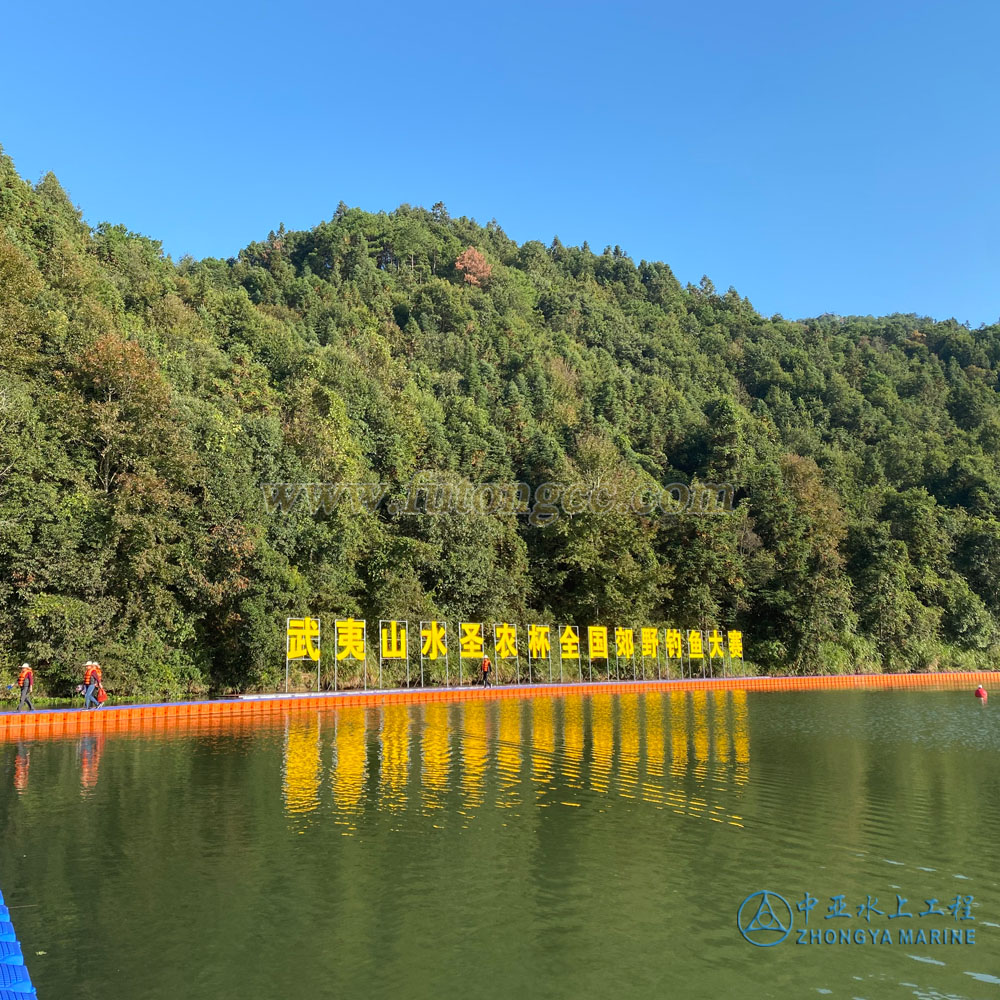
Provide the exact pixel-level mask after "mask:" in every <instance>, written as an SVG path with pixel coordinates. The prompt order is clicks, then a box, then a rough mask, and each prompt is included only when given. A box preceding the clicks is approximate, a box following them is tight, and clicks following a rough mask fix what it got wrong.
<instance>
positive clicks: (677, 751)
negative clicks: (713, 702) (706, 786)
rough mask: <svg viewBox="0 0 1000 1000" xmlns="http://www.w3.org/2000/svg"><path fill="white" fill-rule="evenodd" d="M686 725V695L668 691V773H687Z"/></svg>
mask: <svg viewBox="0 0 1000 1000" xmlns="http://www.w3.org/2000/svg"><path fill="white" fill-rule="evenodd" d="M687 759H688V726H687V696H686V695H685V694H684V693H683V692H682V691H671V692H670V773H671V774H675V775H683V774H686V773H687Z"/></svg>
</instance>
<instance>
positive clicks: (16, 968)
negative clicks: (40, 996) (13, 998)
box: [0, 965, 35, 997]
mask: <svg viewBox="0 0 1000 1000" xmlns="http://www.w3.org/2000/svg"><path fill="white" fill-rule="evenodd" d="M0 990H8V991H10V992H12V993H15V994H20V996H22V997H23V996H24V995H25V994H31V993H34V992H35V987H34V986H32V985H31V976H29V975H28V970H27V969H26V968H25V967H24V966H23V965H0Z"/></svg>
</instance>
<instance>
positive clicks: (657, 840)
mask: <svg viewBox="0 0 1000 1000" xmlns="http://www.w3.org/2000/svg"><path fill="white" fill-rule="evenodd" d="M996 719H997V710H995V709H994V708H993V707H992V706H988V707H987V708H985V709H983V708H981V707H980V706H979V705H978V704H976V703H975V702H974V699H973V698H972V696H971V693H964V692H962V693H945V692H920V693H881V692H880V693H862V692H857V693H855V692H832V693H808V694H805V693H802V694H758V695H749V696H748V695H746V694H744V693H742V692H731V693H695V694H682V693H677V694H658V693H656V694H643V695H636V694H628V695H620V696H612V695H596V696H593V697H587V698H583V697H580V698H564V699H554V700H550V699H545V698H536V699H530V700H527V699H526V700H514V699H511V700H502V701H490V702H468V703H465V704H461V705H447V704H430V705H421V706H404V705H390V706H386V707H384V708H380V709H337V710H326V711H322V712H317V713H307V712H298V713H295V714H292V715H289V716H288V717H287V718H285V719H281V720H278V721H275V722H274V723H272V724H264V725H259V724H258V725H255V726H249V725H248V726H246V727H243V728H239V727H237V728H234V729H231V730H227V731H224V732H212V731H207V730H206V731H191V732H188V733H177V734H175V735H172V736H166V737H157V738H139V737H132V738H130V737H123V736H106V737H105V736H90V737H84V738H82V739H79V740H75V741H26V742H23V743H19V744H18V743H8V744H0V752H2V754H3V757H2V759H3V763H4V768H5V770H4V778H3V785H2V788H0V821H2V825H3V826H2V829H3V835H4V836H3V852H2V856H0V887H2V889H3V891H4V894H5V895H6V897H7V902H8V904H9V905H10V906H11V913H12V919H13V920H14V923H15V926H16V928H17V931H18V933H19V936H20V938H21V940H22V943H23V945H24V949H25V953H26V954H27V955H28V957H29V963H30V968H31V973H32V977H33V979H34V981H35V983H36V985H38V987H39V992H40V995H41V996H42V998H43V1000H55V998H71V997H72V998H81V1000H87V998H101V1000H118V998H143V1000H146V998H148V1000H158V998H167V997H171V998H173V997H177V996H183V997H185V998H188V1000H191V998H213V1000H214V998H219V1000H230V998H232V1000H237V998H238V1000H246V998H250V997H260V998H262V1000H263V998H269V997H275V998H309V997H331V998H332V997H346V998H355V997H358V998H360V997H365V998H382V997H393V998H397V997H400V996H403V997H408V998H424V997H426V998H438V997H440V998H450V997H456V998H457V997H461V998H463V1000H465V998H480V997H486V998H494V997H496V998H501V997H503V998H507V997H512V996H513V997H520V998H524V1000H528V998H534V997H560V998H561V997H574V998H604V997H668V996H678V997H691V998H700V997H706V998H707V997H800V996H803V997H804V996H829V997H844V998H855V997H863V998H871V1000H878V998H881V997H891V998H897V997H899V998H902V997H919V998H933V1000H944V998H979V997H992V998H996V997H1000V978H998V977H1000V892H998V876H997V874H996V865H997V864H998V863H1000V860H998V855H997V851H996V844H997V840H998V830H1000V767H998V765H1000V734H998V724H997V721H996ZM760 889H768V890H772V891H775V892H778V893H781V894H782V895H783V896H785V897H786V898H787V899H788V901H789V902H790V904H791V905H792V906H793V907H794V906H795V904H796V902H797V901H800V900H803V898H805V894H806V893H807V892H808V893H809V894H810V897H811V898H813V899H815V900H816V901H817V903H816V906H815V907H814V909H812V911H811V912H810V923H809V926H810V927H811V928H817V929H820V930H826V929H828V928H829V927H830V926H831V925H838V924H840V925H844V926H849V927H850V928H851V929H852V930H854V929H860V928H864V927H866V926H869V925H866V923H865V921H864V920H863V919H862V918H859V917H856V916H854V915H853V911H854V909H856V907H857V905H858V904H859V903H863V902H864V901H865V899H866V897H867V896H869V895H871V896H873V897H878V900H879V903H878V904H877V906H878V908H879V909H881V910H883V911H885V912H886V914H889V913H894V912H895V911H896V909H897V902H896V897H897V894H898V895H900V896H902V897H905V898H906V899H907V900H909V903H907V904H905V909H907V910H912V911H913V913H914V917H913V918H910V919H909V920H908V923H909V924H910V925H911V926H913V927H914V928H916V927H918V926H920V921H921V920H923V921H924V923H925V924H926V926H927V928H930V927H931V926H934V927H940V928H959V929H961V930H963V931H964V929H965V928H966V927H974V928H975V930H976V938H977V943H976V944H975V945H972V946H970V945H947V946H945V945H936V944H927V945H919V944H913V945H907V944H902V945H900V944H892V945H881V946H875V945H872V944H870V943H869V944H868V945H858V944H851V945H847V944H844V945H831V946H825V945H812V946H801V945H796V943H795V937H796V934H795V932H793V933H792V935H791V936H790V937H789V938H788V939H787V940H786V941H785V942H783V943H782V944H781V945H779V946H777V947H773V948H757V947H753V946H752V945H750V944H747V943H746V942H745V941H744V940H743V939H742V938H741V937H740V934H739V932H738V930H737V926H736V912H737V909H738V907H739V905H740V903H741V902H742V900H743V899H744V898H745V897H746V896H748V895H750V894H751V893H752V892H755V891H757V890H760ZM836 895H843V896H844V897H845V901H846V905H847V906H848V907H850V908H851V910H852V918H851V919H850V920H849V921H848V920H840V921H838V920H836V919H831V920H829V921H828V920H826V919H825V916H824V914H825V913H826V912H827V908H828V907H829V906H831V897H833V896H836ZM956 895H961V896H971V897H973V902H972V904H971V914H972V916H973V917H974V920H972V921H957V920H956V919H955V918H954V917H953V916H951V915H950V914H948V915H946V916H945V917H937V916H933V915H932V916H929V917H927V918H920V917H918V916H916V914H917V912H918V909H917V908H919V909H920V910H923V909H925V908H926V904H925V902H924V901H925V900H926V899H930V898H936V899H938V900H939V901H940V902H939V904H938V906H939V907H941V908H945V907H946V906H947V905H948V904H949V903H951V902H952V901H953V900H954V898H955V897H956ZM795 919H796V923H797V925H798V926H801V925H802V924H801V921H802V914H801V913H796V915H795ZM904 922H907V919H906V918H901V919H893V920H892V921H889V918H888V916H884V917H881V918H877V919H876V920H875V921H873V922H872V924H871V925H870V926H872V927H874V926H876V924H879V925H880V926H888V927H889V928H890V930H891V933H892V935H893V937H895V936H896V934H897V929H896V925H899V924H902V923H904ZM36 952H42V953H44V954H36Z"/></svg>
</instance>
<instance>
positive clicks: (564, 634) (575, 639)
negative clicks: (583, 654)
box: [559, 625, 580, 660]
mask: <svg viewBox="0 0 1000 1000" xmlns="http://www.w3.org/2000/svg"><path fill="white" fill-rule="evenodd" d="M559 659H561V660H579V659H580V630H579V629H578V628H577V627H576V626H575V625H564V626H563V628H562V631H561V632H560V633H559Z"/></svg>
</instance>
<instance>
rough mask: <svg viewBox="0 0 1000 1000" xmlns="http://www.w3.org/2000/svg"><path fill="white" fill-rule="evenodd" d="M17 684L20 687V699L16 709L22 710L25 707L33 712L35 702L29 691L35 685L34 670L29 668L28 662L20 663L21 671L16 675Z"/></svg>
mask: <svg viewBox="0 0 1000 1000" xmlns="http://www.w3.org/2000/svg"><path fill="white" fill-rule="evenodd" d="M17 686H18V687H19V688H20V689H21V701H20V702H19V703H18V706H17V710H18V711H19V712H23V711H24V710H25V709H26V708H27V710H28V711H29V712H34V710H35V703H34V702H33V701H32V700H31V692H32V689H33V688H34V686H35V671H34V670H32V669H31V666H30V664H27V663H22V664H21V672H20V673H19V674H18V675H17Z"/></svg>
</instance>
